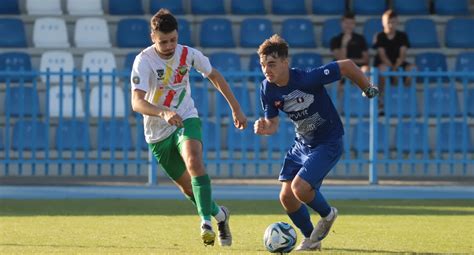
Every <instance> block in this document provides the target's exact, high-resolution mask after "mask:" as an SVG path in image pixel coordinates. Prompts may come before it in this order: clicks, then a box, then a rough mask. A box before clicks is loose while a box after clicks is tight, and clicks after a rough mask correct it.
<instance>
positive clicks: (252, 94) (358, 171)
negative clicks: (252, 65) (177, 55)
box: [0, 69, 474, 184]
mask: <svg viewBox="0 0 474 255" xmlns="http://www.w3.org/2000/svg"><path fill="white" fill-rule="evenodd" d="M223 74H224V76H225V77H226V79H227V80H228V81H229V83H230V85H231V87H232V88H233V91H234V94H235V95H236V97H237V99H238V101H239V102H240V104H241V106H242V108H243V110H244V112H245V113H246V114H247V116H248V117H249V121H250V122H249V123H250V125H249V128H247V129H246V130H244V131H238V130H236V129H235V128H234V127H233V124H232V118H231V112H230V109H229V107H228V106H227V103H226V102H225V100H224V98H223V97H222V96H221V95H220V93H218V92H216V90H215V89H214V88H213V86H212V84H210V82H209V81H207V80H205V79H203V78H202V77H200V76H199V75H198V74H196V73H192V76H191V87H192V95H193V98H194V101H195V105H196V106H197V108H198V110H199V112H200V117H201V119H202V121H203V143H204V161H205V163H206V167H207V170H208V172H209V173H210V174H211V175H213V176H217V177H223V178H227V177H230V178H231V177H248V178H260V177H262V178H264V177H275V176H277V175H278V172H279V170H280V165H281V161H282V159H283V156H284V154H285V153H286V151H287V149H288V148H289V147H290V146H291V143H292V140H293V139H294V131H293V127H292V123H290V122H289V121H287V117H286V116H283V114H282V115H281V116H280V118H281V120H282V121H281V126H280V128H279V131H278V133H277V134H275V135H273V136H268V137H262V136H257V135H254V134H253V130H252V127H251V124H252V123H253V121H254V120H255V119H256V118H258V117H259V116H262V110H261V106H260V99H259V86H260V85H259V84H260V81H261V80H262V78H263V77H262V75H261V73H260V72H257V71H256V72H224V73H223ZM57 76H59V79H57ZM40 77H41V78H42V80H41V81H40V79H39V78H40ZM52 77H56V78H55V79H54V82H53V81H52V79H51V78H52ZM372 77H373V78H372V79H373V81H374V83H375V84H378V79H379V78H384V79H385V80H386V85H385V88H384V93H383V96H382V97H380V98H379V99H376V100H367V99H366V98H363V97H362V96H361V92H360V89H358V88H356V87H355V86H354V85H352V84H351V83H350V81H348V80H345V82H344V83H343V84H339V83H338V82H336V83H334V84H330V85H327V86H326V88H327V91H328V93H329V95H330V96H331V98H332V99H333V103H334V104H335V106H336V108H337V109H338V110H339V112H340V114H341V119H342V120H343V123H344V127H345V132H346V134H345V135H344V148H345V152H344V154H343V157H342V159H341V160H340V162H339V164H338V165H337V166H336V167H335V169H333V170H332V171H331V172H330V176H334V177H351V176H354V177H364V176H365V177H367V176H368V177H369V180H370V182H371V183H373V184H375V183H377V181H378V178H379V177H381V178H383V177H388V176H391V177H401V176H418V177H423V176H430V177H440V178H443V177H445V176H449V177H464V176H471V177H472V176H474V146H473V144H474V142H473V141H472V139H473V136H472V131H473V127H474V121H473V116H474V86H473V84H474V75H473V74H472V73H467V72H464V73H463V72H385V73H382V74H379V73H378V72H377V70H376V69H374V70H373V73H372ZM66 78H68V79H69V80H70V82H69V81H68V82H65V81H66ZM71 78H72V79H71ZM0 98H2V99H3V100H2V102H3V107H4V108H3V112H2V113H1V114H0V116H2V118H1V119H2V120H3V121H2V122H1V124H0V130H3V132H1V133H0V134H1V135H0V138H3V142H2V139H0V149H1V150H2V151H1V154H0V167H1V169H0V176H137V175H138V176H146V175H148V176H149V183H150V184H154V183H156V176H157V174H162V173H161V171H158V172H157V170H156V167H151V166H153V165H154V160H152V158H151V157H150V155H149V153H148V151H147V145H146V143H145V142H144V138H143V124H142V120H141V116H140V114H136V113H133V112H132V111H131V107H130V87H129V73H126V72H115V71H114V72H112V73H102V72H99V73H93V72H86V73H83V72H79V71H73V72H62V71H60V72H49V71H47V72H8V71H2V72H0ZM379 100H382V101H383V103H384V104H383V105H384V106H383V108H381V109H382V110H383V114H382V113H381V112H380V111H379V109H378V108H379V107H378V102H379ZM0 107H2V106H0ZM376 123H377V124H376Z"/></svg>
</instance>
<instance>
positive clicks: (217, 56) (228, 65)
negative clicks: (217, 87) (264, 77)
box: [209, 52, 242, 72]
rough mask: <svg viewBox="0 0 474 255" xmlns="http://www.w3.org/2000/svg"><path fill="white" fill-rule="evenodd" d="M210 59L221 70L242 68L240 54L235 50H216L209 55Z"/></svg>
mask: <svg viewBox="0 0 474 255" xmlns="http://www.w3.org/2000/svg"><path fill="white" fill-rule="evenodd" d="M209 60H210V61H211V64H212V66H213V67H215V68H216V69H217V70H219V71H221V72H228V71H241V70H242V67H241V64H240V55H239V54H237V53H234V52H215V53H212V54H211V55H209Z"/></svg>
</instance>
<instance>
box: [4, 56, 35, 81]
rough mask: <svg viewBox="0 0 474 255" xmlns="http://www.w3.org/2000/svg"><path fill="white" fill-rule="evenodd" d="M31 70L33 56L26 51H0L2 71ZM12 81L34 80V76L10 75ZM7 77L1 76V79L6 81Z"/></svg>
mask: <svg viewBox="0 0 474 255" xmlns="http://www.w3.org/2000/svg"><path fill="white" fill-rule="evenodd" d="M7 70H8V71H25V72H28V71H31V57H30V55H29V54H28V53H25V52H6V53H0V71H7ZM9 78H10V81H20V80H22V79H23V80H24V81H28V82H30V81H31V80H32V76H22V77H20V76H19V75H15V76H10V77H9ZM6 80H7V77H3V76H0V81H2V82H4V81H6Z"/></svg>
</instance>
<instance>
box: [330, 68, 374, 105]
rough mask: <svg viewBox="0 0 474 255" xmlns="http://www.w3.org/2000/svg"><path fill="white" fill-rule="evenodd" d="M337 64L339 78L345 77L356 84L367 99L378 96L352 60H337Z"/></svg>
mask: <svg viewBox="0 0 474 255" xmlns="http://www.w3.org/2000/svg"><path fill="white" fill-rule="evenodd" d="M337 64H338V65H339V70H340V72H341V76H345V77H347V78H349V79H350V80H351V81H353V82H354V83H355V84H357V86H359V88H360V89H361V90H362V91H364V93H365V95H366V96H367V97H368V98H372V97H375V96H377V95H378V94H379V91H378V88H377V87H375V86H373V85H372V84H370V82H369V80H368V79H367V77H365V75H364V73H363V72H362V70H360V68H359V67H358V66H356V65H355V64H354V62H353V61H352V60H350V59H345V60H339V61H337Z"/></svg>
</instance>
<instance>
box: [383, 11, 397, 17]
mask: <svg viewBox="0 0 474 255" xmlns="http://www.w3.org/2000/svg"><path fill="white" fill-rule="evenodd" d="M384 16H387V17H388V19H392V18H396V17H398V15H397V13H396V12H395V11H394V10H392V9H388V10H386V11H385V12H384V13H383V15H382V17H384Z"/></svg>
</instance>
